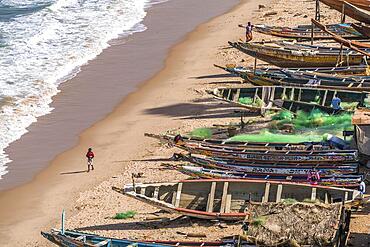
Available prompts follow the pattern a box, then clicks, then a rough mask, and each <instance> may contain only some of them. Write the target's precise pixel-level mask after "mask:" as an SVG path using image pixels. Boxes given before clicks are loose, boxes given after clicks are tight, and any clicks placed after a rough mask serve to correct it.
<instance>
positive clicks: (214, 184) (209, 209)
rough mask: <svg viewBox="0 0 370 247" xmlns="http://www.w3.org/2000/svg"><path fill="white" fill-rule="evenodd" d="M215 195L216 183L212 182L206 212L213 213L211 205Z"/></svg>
mask: <svg viewBox="0 0 370 247" xmlns="http://www.w3.org/2000/svg"><path fill="white" fill-rule="evenodd" d="M215 193H216V182H212V184H211V191H210V193H209V195H208V202H207V212H213V203H214V201H215Z"/></svg>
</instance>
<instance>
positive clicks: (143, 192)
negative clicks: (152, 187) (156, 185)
mask: <svg viewBox="0 0 370 247" xmlns="http://www.w3.org/2000/svg"><path fill="white" fill-rule="evenodd" d="M145 189H146V187H141V188H140V195H143V196H145Z"/></svg>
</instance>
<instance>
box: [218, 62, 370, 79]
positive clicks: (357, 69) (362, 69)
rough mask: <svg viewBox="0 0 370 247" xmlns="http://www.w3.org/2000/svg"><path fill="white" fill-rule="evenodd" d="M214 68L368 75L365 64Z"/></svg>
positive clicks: (230, 65)
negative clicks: (311, 66)
mask: <svg viewBox="0 0 370 247" xmlns="http://www.w3.org/2000/svg"><path fill="white" fill-rule="evenodd" d="M214 66H215V67H216V68H219V69H222V70H225V71H227V72H229V73H232V74H235V75H241V74H242V73H244V72H254V71H256V73H258V74H260V75H263V74H269V73H272V74H274V73H279V74H280V73H282V71H292V72H294V73H297V74H298V73H307V74H320V75H325V76H327V77H330V78H332V77H346V76H347V77H350V76H353V77H355V76H370V67H369V66H367V65H355V66H344V67H315V68H276V67H259V68H253V67H243V66H236V65H235V64H227V65H226V66H220V65H217V64H214Z"/></svg>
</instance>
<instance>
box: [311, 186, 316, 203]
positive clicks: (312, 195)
mask: <svg viewBox="0 0 370 247" xmlns="http://www.w3.org/2000/svg"><path fill="white" fill-rule="evenodd" d="M316 190H317V189H316V188H314V187H312V191H311V201H315V200H316Z"/></svg>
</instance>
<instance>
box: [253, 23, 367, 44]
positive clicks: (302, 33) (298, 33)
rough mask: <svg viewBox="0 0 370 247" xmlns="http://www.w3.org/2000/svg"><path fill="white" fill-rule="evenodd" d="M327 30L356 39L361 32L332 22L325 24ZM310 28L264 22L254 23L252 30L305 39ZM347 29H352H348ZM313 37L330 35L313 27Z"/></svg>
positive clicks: (359, 36) (323, 37) (309, 32)
mask: <svg viewBox="0 0 370 247" xmlns="http://www.w3.org/2000/svg"><path fill="white" fill-rule="evenodd" d="M327 28H328V30H330V31H332V32H334V33H336V34H338V35H341V36H343V37H345V38H348V39H357V38H361V37H362V34H361V33H359V32H356V30H355V29H354V28H353V27H351V25H350V24H333V25H327ZM311 29H312V28H311V27H309V26H307V27H295V28H291V27H279V26H268V25H264V24H256V25H254V27H253V30H254V31H256V32H259V33H263V34H266V35H272V36H277V37H282V38H293V39H298V40H305V39H306V40H307V39H311V35H312V30H311ZM349 29H352V30H351V31H349ZM313 38H314V39H315V40H318V39H331V37H330V35H328V34H327V33H325V32H323V31H321V30H320V29H318V28H314V30H313Z"/></svg>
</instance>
